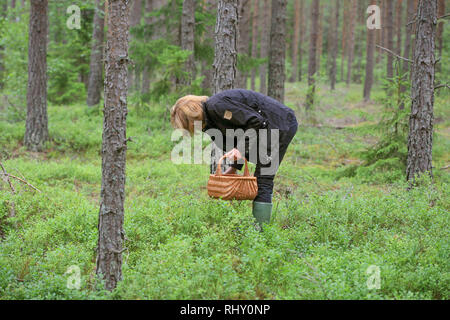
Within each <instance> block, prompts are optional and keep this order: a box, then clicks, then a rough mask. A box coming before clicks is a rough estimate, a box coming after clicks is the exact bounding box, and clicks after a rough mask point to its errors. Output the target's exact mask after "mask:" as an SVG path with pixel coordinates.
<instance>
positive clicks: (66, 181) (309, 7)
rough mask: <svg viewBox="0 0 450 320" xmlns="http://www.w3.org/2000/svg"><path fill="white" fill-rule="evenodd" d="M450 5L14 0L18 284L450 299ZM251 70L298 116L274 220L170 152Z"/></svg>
mask: <svg viewBox="0 0 450 320" xmlns="http://www.w3.org/2000/svg"><path fill="white" fill-rule="evenodd" d="M449 10H450V1H449V0H328V1H327V0H271V1H270V0H58V1H49V0H30V1H25V0H20V1H19V0H0V300H28V299H33V300H34V299H37V300H72V299H75V300H79V299H81V300H97V299H98V300H103V299H114V300H147V299H148V300H170V299H181V300H185V299H187V300H190V299H212V300H259V299H261V300H341V299H345V300H405V299H408V300H409V299H413V300H416V299H420V300H448V299H450V272H449V271H450V268H449V266H450V214H449V213H450V187H449V184H450V173H449V169H450V90H449V89H450V64H449V61H450V30H449V28H448V21H449V18H450V14H449V13H448V12H449ZM236 88H241V89H247V90H251V91H256V92H259V93H262V94H264V95H267V96H269V97H271V98H273V99H275V100H276V101H278V102H280V103H282V104H284V105H285V106H287V107H289V108H290V109H292V110H293V111H294V112H295V116H296V119H297V121H298V129H297V132H296V134H295V136H294V138H293V140H292V141H291V143H290V146H289V148H288V149H287V151H286V155H285V156H284V160H283V162H282V163H281V165H280V167H279V170H278V172H277V173H276V175H275V180H274V189H273V198H272V203H273V209H272V216H271V221H270V223H267V224H265V225H264V228H263V229H262V230H258V229H257V228H255V222H254V217H253V216H252V203H251V202H250V201H238V200H232V201H226V200H221V199H212V198H211V197H209V196H208V191H207V182H208V178H209V177H210V173H214V172H210V167H209V163H202V164H194V163H184V164H178V163H174V161H172V155H173V149H174V146H175V145H176V143H177V141H174V139H173V138H172V135H173V131H174V129H173V128H172V126H171V108H172V106H174V105H175V103H176V102H177V100H178V99H179V98H181V97H183V96H186V95H196V96H207V97H211V96H213V95H216V94H218V93H220V92H223V91H225V90H229V89H236ZM224 117H225V118H226V116H224ZM200 140H201V142H200V143H201V146H202V149H203V148H206V147H207V146H208V145H209V144H210V142H211V141H210V140H209V139H206V138H205V139H203V138H200ZM206 158H208V157H206ZM249 166H250V171H251V172H253V171H254V170H255V164H253V163H250V164H249ZM211 171H214V170H211Z"/></svg>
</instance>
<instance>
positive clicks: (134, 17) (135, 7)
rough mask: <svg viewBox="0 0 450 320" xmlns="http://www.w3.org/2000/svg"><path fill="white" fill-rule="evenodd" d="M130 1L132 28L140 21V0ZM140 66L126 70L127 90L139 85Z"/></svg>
mask: <svg viewBox="0 0 450 320" xmlns="http://www.w3.org/2000/svg"><path fill="white" fill-rule="evenodd" d="M131 3H132V4H131V14H130V28H134V27H136V26H137V25H138V24H139V23H140V22H141V18H142V0H133V1H132V2H131ZM141 68H142V66H140V65H134V68H132V70H130V72H128V89H129V90H131V89H134V88H136V89H137V88H139V87H140V78H141ZM130 69H131V68H130Z"/></svg>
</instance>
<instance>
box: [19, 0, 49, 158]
mask: <svg viewBox="0 0 450 320" xmlns="http://www.w3.org/2000/svg"><path fill="white" fill-rule="evenodd" d="M29 34H30V35H29V41H28V43H29V44H28V90H27V119H26V129H25V138H24V143H25V145H26V147H27V149H28V150H30V151H42V150H43V149H44V144H45V142H46V141H47V140H48V118H47V34H48V1H47V0H34V1H32V2H31V10H30V28H29Z"/></svg>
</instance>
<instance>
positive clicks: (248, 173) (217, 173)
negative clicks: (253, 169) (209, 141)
mask: <svg viewBox="0 0 450 320" xmlns="http://www.w3.org/2000/svg"><path fill="white" fill-rule="evenodd" d="M225 158H226V155H224V156H222V158H220V160H219V162H218V163H217V169H216V173H215V174H216V176H221V175H222V168H221V166H220V164H221V163H222V161H223V160H224V159H225ZM244 161H245V166H244V177H249V176H250V172H249V171H248V163H247V159H246V158H244Z"/></svg>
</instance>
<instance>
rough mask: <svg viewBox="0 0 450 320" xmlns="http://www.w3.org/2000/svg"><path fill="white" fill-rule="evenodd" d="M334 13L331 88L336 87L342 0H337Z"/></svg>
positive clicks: (331, 31)
mask: <svg viewBox="0 0 450 320" xmlns="http://www.w3.org/2000/svg"><path fill="white" fill-rule="evenodd" d="M335 5H336V6H335V7H334V14H333V27H334V30H330V33H331V52H330V54H331V69H330V81H331V90H334V89H335V87H336V58H337V54H338V36H339V10H340V0H336V3H335Z"/></svg>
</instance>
